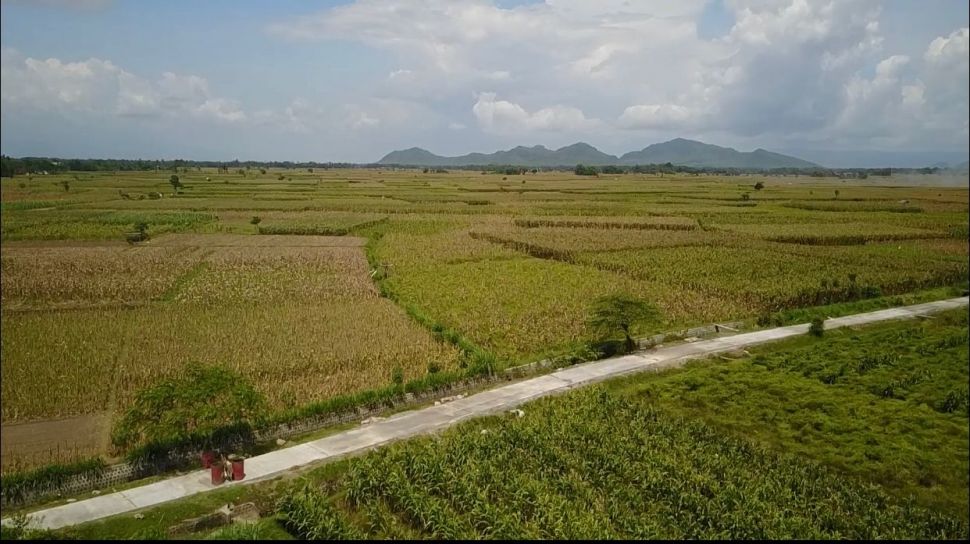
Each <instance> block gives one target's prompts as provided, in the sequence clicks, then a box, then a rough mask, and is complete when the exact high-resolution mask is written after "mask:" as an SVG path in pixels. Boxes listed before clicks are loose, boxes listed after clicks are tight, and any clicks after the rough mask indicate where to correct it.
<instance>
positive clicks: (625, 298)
mask: <svg viewBox="0 0 970 544" xmlns="http://www.w3.org/2000/svg"><path fill="white" fill-rule="evenodd" d="M659 316H660V312H659V311H658V310H657V308H656V307H654V306H653V305H652V304H649V303H647V302H644V301H642V300H638V299H635V298H633V297H631V296H629V295H623V294H618V295H609V296H605V297H601V298H599V299H598V300H597V301H596V302H595V303H594V304H593V313H592V315H591V316H590V318H589V321H588V323H587V324H588V325H589V327H590V328H591V329H593V330H594V331H596V332H598V333H599V334H601V335H603V336H604V337H607V336H610V335H613V334H615V333H616V332H617V331H620V332H622V333H623V337H624V345H625V346H626V349H627V350H628V351H632V350H634V349H636V347H637V344H636V342H635V341H634V340H633V337H632V336H631V334H630V328H631V327H632V326H633V325H635V324H636V323H639V322H642V321H650V320H654V319H657V318H658V317H659Z"/></svg>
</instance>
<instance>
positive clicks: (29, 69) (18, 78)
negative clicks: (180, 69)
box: [0, 47, 246, 123]
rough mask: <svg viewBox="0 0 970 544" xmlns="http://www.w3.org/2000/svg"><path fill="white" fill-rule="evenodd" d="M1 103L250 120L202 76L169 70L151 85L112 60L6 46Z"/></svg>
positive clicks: (79, 110)
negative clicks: (38, 54) (68, 58)
mask: <svg viewBox="0 0 970 544" xmlns="http://www.w3.org/2000/svg"><path fill="white" fill-rule="evenodd" d="M0 71H2V72H0V74H2V81H3V84H2V90H0V101H2V102H3V103H4V104H5V105H7V106H10V107H16V108H33V109H37V110H54V111H58V112H60V113H62V114H72V113H87V114H108V115H117V116H122V117H152V116H161V115H170V116H177V117H178V116H182V117H184V116H190V117H197V118H201V119H213V120H218V121H224V122H230V123H232V122H238V121H243V120H245V119H246V114H245V112H244V111H243V110H242V109H241V107H240V105H239V103H238V102H236V101H233V100H229V99H226V98H221V97H218V96H214V95H213V93H212V92H211V91H210V90H209V84H208V82H207V81H206V80H205V79H204V78H201V77H199V76H194V75H179V74H174V73H171V72H165V73H164V74H162V76H161V78H159V79H158V81H156V82H154V83H153V82H151V81H149V80H146V79H144V78H142V77H139V76H137V75H135V74H132V73H131V72H128V71H127V70H125V69H123V68H121V67H119V66H117V65H115V64H114V63H112V62H111V61H110V60H103V59H98V58H89V59H87V60H84V61H75V62H65V61H62V60H60V59H57V58H48V59H44V60H42V59H36V58H32V57H26V56H24V55H22V54H21V53H19V52H18V51H16V50H14V49H11V48H7V47H4V48H3V50H2V56H0Z"/></svg>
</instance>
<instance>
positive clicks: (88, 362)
mask: <svg viewBox="0 0 970 544" xmlns="http://www.w3.org/2000/svg"><path fill="white" fill-rule="evenodd" d="M171 174H172V172H170V171H147V172H98V173H88V172H84V173H82V172H78V173H70V174H61V175H50V176H41V175H34V176H32V177H31V178H29V179H28V178H27V177H23V176H21V177H17V178H13V179H9V178H4V179H3V180H2V181H0V240H2V250H0V271H2V279H0V283H2V292H0V296H2V305H3V310H4V311H3V316H2V332H3V339H2V357H3V361H4V364H3V366H2V382H3V384H2V387H3V406H2V416H3V421H2V422H3V427H4V429H7V430H9V429H12V428H13V427H15V426H16V425H18V424H23V423H27V422H30V423H32V424H37V423H43V422H45V421H53V420H57V418H65V417H72V418H97V421H103V420H105V419H107V420H110V419H112V418H113V417H114V416H116V415H117V414H119V413H120V412H121V411H123V410H124V409H125V408H126V406H128V405H129V404H130V403H131V402H132V399H133V398H134V394H135V392H137V391H138V390H140V389H142V388H144V387H146V386H149V385H151V384H153V383H156V382H157V381H159V380H161V379H164V378H165V377H168V376H172V375H175V374H177V373H178V372H179V371H180V369H181V368H183V366H184V365H185V364H187V363H188V362H189V361H201V362H213V363H221V364H225V365H227V366H228V367H229V368H231V369H233V370H235V371H237V372H239V373H240V374H241V375H242V376H244V377H245V378H247V379H248V380H250V381H252V382H253V384H254V385H255V386H256V387H257V388H258V389H259V390H260V392H262V393H263V394H264V395H265V396H266V398H267V400H268V402H269V404H270V405H271V407H272V409H273V410H275V411H281V410H287V409H291V408H298V407H300V406H304V405H306V404H307V403H311V402H317V401H322V400H326V399H328V398H331V397H333V396H335V395H341V394H346V393H354V392H360V391H367V390H372V389H375V388H380V387H385V386H388V385H389V384H391V383H392V382H394V381H395V380H400V379H403V380H404V381H409V380H414V379H419V378H422V377H424V376H427V375H428V374H429V373H432V372H433V371H441V370H443V371H456V372H459V371H462V369H463V368H464V367H465V365H466V363H467V361H466V360H465V359H466V357H465V355H466V354H467V352H469V351H474V353H477V354H486V355H488V356H490V357H492V358H493V360H494V368H493V370H495V369H501V368H502V367H505V366H512V365H515V364H519V363H525V362H530V361H534V360H537V359H541V358H544V357H550V356H558V355H570V354H575V353H588V352H589V350H588V347H589V345H590V344H591V343H593V342H595V341H598V340H600V338H598V337H597V335H596V334H595V333H594V331H592V330H591V329H590V328H589V326H588V324H587V321H588V317H589V314H590V308H591V306H592V305H593V303H594V302H595V301H596V300H597V299H598V298H600V297H602V296H605V295H612V294H628V295H630V296H633V297H635V298H638V299H640V300H643V301H645V302H648V303H650V304H652V305H654V306H655V307H656V308H657V309H658V310H659V311H658V313H657V314H656V315H655V316H654V317H651V318H650V319H647V320H643V321H641V322H637V323H635V324H634V326H633V332H634V333H635V334H636V335H649V334H654V333H658V332H663V331H667V330H671V329H677V328H681V327H685V326H692V325H703V324H708V323H712V322H726V321H731V320H744V319H748V320H752V321H754V320H757V319H759V318H765V317H766V316H770V315H771V314H772V313H775V312H784V311H791V310H795V309H800V308H806V307H814V306H819V305H825V304H838V303H853V302H857V301H862V300H864V299H872V300H873V301H875V300H882V299H881V298H880V297H887V296H897V295H910V294H913V293H917V292H920V291H921V290H925V289H939V288H950V289H952V290H953V292H955V293H957V294H959V292H961V290H962V289H965V288H966V286H967V282H968V275H970V272H968V264H967V258H968V232H970V229H968V219H967V213H968V210H970V191H968V189H967V188H966V187H958V188H954V187H946V188H944V187H933V186H930V185H929V184H923V185H912V184H895V183H894V182H893V180H892V178H887V179H880V178H878V177H875V176H873V177H872V178H870V179H869V180H866V181H859V180H857V181H856V182H855V183H854V184H849V183H843V182H841V181H832V180H823V179H816V178H808V177H793V176H791V177H764V176H730V177H718V176H708V175H667V176H654V175H641V174H626V175H616V176H602V177H599V178H590V177H577V176H574V175H573V174H572V173H567V172H543V173H538V174H525V175H503V174H491V173H486V174H482V173H480V172H477V171H459V172H450V173H428V174H426V173H422V172H420V171H416V170H394V169H380V170H376V169H372V170H368V169H348V170H322V169H317V170H316V171H313V172H310V171H306V170H297V169H289V170H283V169H269V170H267V171H265V172H262V171H260V170H258V169H248V170H240V171H235V172H232V173H225V172H218V171H216V170H215V169H208V170H204V169H188V170H186V169H180V170H179V172H178V175H179V176H180V178H181V180H182V184H183V185H184V187H183V188H181V189H180V190H178V191H177V192H174V191H173V187H172V186H171V185H170V184H169V176H170V175H171ZM927 179H928V180H929V181H930V182H931V181H932V176H930V177H928V178H927ZM758 181H761V182H763V183H764V189H762V190H754V189H753V185H754V184H755V183H756V182H758ZM907 183H908V181H907ZM138 223H145V224H147V227H148V234H149V236H150V240H148V241H147V242H143V243H139V244H137V245H129V244H128V243H126V242H125V237H126V233H129V232H131V231H132V229H133V228H134V225H136V224H138ZM886 300H887V301H891V300H892V299H886ZM888 303H891V302H887V304H888ZM60 421H63V420H60ZM100 427H101V426H98V428H100ZM78 428H79V429H80V428H84V429H87V428H91V425H87V426H84V425H79V426H78ZM5 432H7V431H5ZM5 436H10V434H5ZM64 440H65V441H66V442H69V440H70V437H65V439H64ZM65 446H69V444H67V443H65ZM68 449H69V448H68ZM54 457H57V456H54ZM34 458H35V459H40V460H41V461H40V462H43V461H44V459H43V456H34ZM22 462H24V461H23V460H22V459H21V460H18V459H16V455H13V454H11V453H9V450H8V449H6V448H5V449H4V453H3V466H4V469H5V470H6V469H7V468H8V467H13V466H20V464H22Z"/></svg>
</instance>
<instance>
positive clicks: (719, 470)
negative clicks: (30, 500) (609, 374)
mask: <svg viewBox="0 0 970 544" xmlns="http://www.w3.org/2000/svg"><path fill="white" fill-rule="evenodd" d="M967 335H968V318H967V314H966V312H965V311H964V310H956V311H950V312H946V313H941V314H936V315H935V316H934V317H933V318H932V319H926V320H923V321H919V322H913V321H904V322H888V323H883V324H877V325H871V326H867V327H863V328H854V329H853V328H849V329H839V330H832V331H826V332H825V333H824V335H823V337H821V338H814V337H798V338H794V339H790V340H786V341H783V342H781V343H778V344H769V345H765V346H761V347H757V348H753V349H752V352H751V353H747V352H743V353H732V354H728V355H726V356H722V357H716V358H712V359H709V360H702V361H695V362H693V363H690V364H688V365H687V366H685V367H682V368H680V369H676V370H668V371H662V372H658V373H645V374H639V375H634V376H629V377H625V378H619V379H615V380H612V381H609V382H606V383H604V384H600V385H596V386H592V387H588V388H584V389H582V390H577V391H572V392H569V393H566V394H564V395H561V396H557V397H551V398H546V399H541V400H538V401H534V402H531V403H528V404H526V405H524V406H522V407H521V410H522V413H521V414H519V413H516V412H515V411H513V412H509V413H506V414H502V415H496V416H489V417H483V418H478V419H474V420H472V421H468V422H465V423H462V424H460V425H458V426H456V427H453V428H451V429H449V430H446V431H444V432H442V433H440V434H437V435H433V436H427V437H420V438H415V439H410V440H407V441H405V442H400V443H397V444H393V445H390V446H387V447H384V448H381V449H379V450H377V451H373V452H370V453H367V454H365V455H363V456H361V457H356V458H351V459H349V460H342V461H338V462H336V463H334V464H331V465H326V466H323V467H320V468H317V469H314V470H311V471H310V472H308V473H307V474H306V475H304V476H302V477H301V478H298V479H295V480H280V481H278V482H269V483H266V484H258V485H255V486H252V487H249V486H247V487H246V488H238V487H237V488H234V489H236V490H237V491H236V492H235V493H236V494H237V496H239V495H241V496H240V497H239V498H238V499H237V500H250V501H254V502H255V503H256V504H259V505H261V509H262V511H263V514H264V516H265V517H264V518H263V519H262V520H261V521H260V524H259V527H260V531H261V532H262V533H263V534H265V535H267V537H269V535H272V537H273V538H285V537H287V536H288V537H296V538H300V539H314V540H323V539H344V538H357V539H361V538H368V539H385V538H388V539H423V538H434V539H452V538H464V539H479V538H494V539H524V538H548V539H552V538H555V539H605V538H628V539H658V538H669V539H674V538H676V539H698V538H718V539H771V538H776V539H781V538H797V539H834V538H840V539H950V540H962V539H966V538H967V535H968V517H967V516H968V511H970V509H968V506H970V503H968V487H970V486H968V484H970V481H968V468H970V467H968V450H970V436H968V428H967V418H968V416H970V405H968V393H967V382H968V380H970V369H968V366H967V364H966V363H967V357H968V345H967V341H968V340H967V339H968V336H967ZM242 489H247V490H246V491H243V490H242ZM242 497H245V498H242ZM209 502H210V503H211V504H216V502H215V501H214V500H213V501H209ZM223 502H224V501H223ZM210 507H211V506H210ZM191 512H193V510H192V504H191V503H186V504H182V505H179V504H175V505H171V506H162V507H159V508H158V509H156V510H154V511H149V512H146V515H145V518H144V519H143V520H140V521H133V520H132V519H131V518H130V517H125V516H121V517H117V518H114V519H110V520H106V521H103V522H97V523H94V524H89V525H87V526H84V527H81V528H78V529H77V530H74V529H70V530H67V531H65V533H64V535H65V536H74V537H81V538H84V537H88V536H93V535H112V536H113V537H114V538H125V537H127V536H131V534H132V531H134V530H138V531H146V530H156V531H158V534H160V535H161V536H162V537H164V536H165V534H164V532H163V530H164V528H165V527H166V526H167V525H166V524H171V523H172V521H171V520H172V519H173V518H172V516H173V515H175V516H178V515H182V516H185V515H187V514H190V513H191ZM180 513H181V514H180ZM176 519H177V518H176ZM225 530H226V529H221V530H220V531H225Z"/></svg>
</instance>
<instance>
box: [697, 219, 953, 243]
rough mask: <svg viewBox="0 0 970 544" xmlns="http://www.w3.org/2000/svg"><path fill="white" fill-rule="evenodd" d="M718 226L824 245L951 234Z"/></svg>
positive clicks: (868, 226) (839, 226)
mask: <svg viewBox="0 0 970 544" xmlns="http://www.w3.org/2000/svg"><path fill="white" fill-rule="evenodd" d="M716 227H717V228H719V229H723V230H727V231H729V232H734V233H738V234H743V235H747V236H757V237H759V238H762V239H765V240H770V241H772V242H784V243H790V244H805V245H820V246H823V245H833V246H839V245H860V244H865V243H867V242H883V241H887V240H915V239H925V238H942V237H945V236H947V234H946V233H942V232H933V231H928V230H924V229H914V228H908V227H901V226H896V225H880V224H873V223H835V224H818V223H807V224H797V223H796V224H791V223H786V224H760V225H716Z"/></svg>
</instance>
